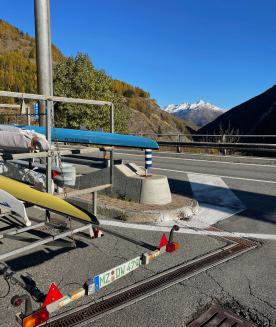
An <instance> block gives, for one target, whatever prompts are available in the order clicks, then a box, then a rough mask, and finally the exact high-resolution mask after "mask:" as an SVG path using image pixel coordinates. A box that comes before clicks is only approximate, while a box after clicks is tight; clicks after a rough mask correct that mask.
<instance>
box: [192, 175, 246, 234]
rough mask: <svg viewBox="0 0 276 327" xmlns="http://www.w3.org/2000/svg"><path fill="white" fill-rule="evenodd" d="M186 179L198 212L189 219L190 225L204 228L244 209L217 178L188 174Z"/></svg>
mask: <svg viewBox="0 0 276 327" xmlns="http://www.w3.org/2000/svg"><path fill="white" fill-rule="evenodd" d="M188 179H189V181H190V185H191V188H192V191H193V194H194V197H195V199H196V200H197V201H198V202H199V206H200V210H199V213H197V214H196V215H195V216H193V217H192V218H191V220H190V221H191V223H194V226H195V227H197V223H198V222H201V223H203V224H205V225H206V226H205V228H206V227H208V226H210V225H213V224H215V223H217V222H218V221H220V220H224V219H226V218H229V217H231V216H233V215H235V214H237V213H238V212H241V211H243V210H244V209H245V206H244V205H243V204H242V202H241V201H240V200H239V199H238V198H237V196H236V195H235V194H234V193H233V192H232V191H231V190H230V189H229V187H228V186H227V185H226V184H225V182H224V181H223V180H222V179H221V178H220V177H217V176H215V177H214V176H206V175H201V174H188Z"/></svg>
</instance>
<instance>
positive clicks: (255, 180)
mask: <svg viewBox="0 0 276 327" xmlns="http://www.w3.org/2000/svg"><path fill="white" fill-rule="evenodd" d="M152 169H153V170H162V171H170V172H172V173H181V174H198V175H206V176H215V177H221V178H228V179H237V180H242V181H250V182H262V183H268V184H276V181H268V180H265V179H254V178H246V177H235V176H226V175H214V174H206V173H196V172H194V171H184V170H174V169H167V168H156V167H155V168H152Z"/></svg>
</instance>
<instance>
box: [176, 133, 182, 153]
mask: <svg viewBox="0 0 276 327" xmlns="http://www.w3.org/2000/svg"><path fill="white" fill-rule="evenodd" d="M180 141H181V135H180V134H178V135H177V142H179V143H180ZM176 152H177V153H181V148H180V146H177V147H176Z"/></svg>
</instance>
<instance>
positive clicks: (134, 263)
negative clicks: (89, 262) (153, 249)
mask: <svg viewBox="0 0 276 327" xmlns="http://www.w3.org/2000/svg"><path fill="white" fill-rule="evenodd" d="M140 265H141V258H140V257H136V258H134V259H132V260H130V261H127V262H125V263H123V264H121V265H120V266H117V267H115V268H113V269H111V270H108V271H106V272H104V273H102V274H100V275H97V276H94V284H95V288H96V290H97V291H98V290H99V289H100V288H102V287H105V286H107V285H109V284H111V283H112V282H114V281H115V280H117V279H119V278H121V277H123V276H125V275H127V274H128V273H130V272H131V271H133V270H135V269H137V268H139V267H140Z"/></svg>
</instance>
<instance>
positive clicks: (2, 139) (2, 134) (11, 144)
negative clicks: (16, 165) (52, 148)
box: [0, 125, 49, 151]
mask: <svg viewBox="0 0 276 327" xmlns="http://www.w3.org/2000/svg"><path fill="white" fill-rule="evenodd" d="M0 149H5V150H11V151H14V150H17V151H20V150H39V151H47V150H49V144H48V142H47V140H46V138H45V136H44V135H42V134H39V133H34V132H31V131H25V130H22V129H20V128H18V127H15V126H8V125H0Z"/></svg>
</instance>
